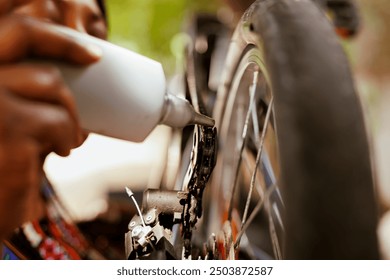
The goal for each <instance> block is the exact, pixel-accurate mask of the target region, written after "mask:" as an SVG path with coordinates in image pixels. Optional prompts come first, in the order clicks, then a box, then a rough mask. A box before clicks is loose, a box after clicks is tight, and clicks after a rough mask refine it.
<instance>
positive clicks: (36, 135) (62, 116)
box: [0, 91, 82, 156]
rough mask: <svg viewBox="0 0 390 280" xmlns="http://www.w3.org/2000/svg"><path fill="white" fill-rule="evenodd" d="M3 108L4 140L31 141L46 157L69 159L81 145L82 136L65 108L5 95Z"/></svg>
mask: <svg viewBox="0 0 390 280" xmlns="http://www.w3.org/2000/svg"><path fill="white" fill-rule="evenodd" d="M0 104H1V106H0V110H1V109H2V110H1V112H0V119H1V127H0V134H1V135H0V137H1V138H3V139H6V140H8V139H13V138H14V139H18V138H20V139H32V140H34V141H36V143H37V146H39V150H40V154H41V155H42V154H43V155H44V156H46V155H47V154H48V153H50V152H55V153H57V154H59V155H61V156H67V155H69V153H70V150H71V149H72V148H74V147H76V146H78V145H79V139H80V138H81V137H82V132H81V130H80V128H79V127H78V125H77V123H75V121H74V119H73V118H72V117H71V116H70V114H69V112H68V111H67V110H66V109H65V108H64V107H62V106H58V105H54V104H49V103H44V102H37V101H31V100H27V99H25V98H22V97H19V96H17V95H14V94H12V93H9V92H5V91H3V92H1V93H0ZM0 140H1V139H0Z"/></svg>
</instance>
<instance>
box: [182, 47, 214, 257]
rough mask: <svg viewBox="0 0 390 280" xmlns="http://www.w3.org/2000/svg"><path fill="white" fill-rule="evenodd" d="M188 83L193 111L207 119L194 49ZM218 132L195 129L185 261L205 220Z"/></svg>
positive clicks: (185, 221)
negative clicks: (206, 191)
mask: <svg viewBox="0 0 390 280" xmlns="http://www.w3.org/2000/svg"><path fill="white" fill-rule="evenodd" d="M187 83H188V90H189V95H190V99H191V103H192V105H193V106H194V109H195V110H196V111H197V112H198V113H201V114H204V115H206V114H207V113H206V110H205V108H204V105H203V101H202V99H201V96H200V95H199V93H198V90H197V89H196V81H195V68H194V57H193V51H192V49H190V48H189V49H188V50H187ZM216 152H217V129H216V128H215V127H205V126H201V125H195V127H194V135H193V147H192V154H191V162H190V165H189V167H188V171H187V175H186V178H185V180H184V184H183V187H184V190H186V191H187V192H188V194H187V199H186V202H185V205H184V208H183V215H182V236H183V247H184V248H183V249H184V251H183V257H184V258H186V259H188V258H189V257H190V256H191V249H192V246H191V238H192V230H193V229H194V227H195V225H196V223H197V221H198V219H199V218H200V217H201V216H202V209H203V208H202V197H203V191H204V189H205V187H206V184H207V182H208V180H209V178H210V175H211V172H212V171H213V169H214V166H215V163H216V154H217V153H216Z"/></svg>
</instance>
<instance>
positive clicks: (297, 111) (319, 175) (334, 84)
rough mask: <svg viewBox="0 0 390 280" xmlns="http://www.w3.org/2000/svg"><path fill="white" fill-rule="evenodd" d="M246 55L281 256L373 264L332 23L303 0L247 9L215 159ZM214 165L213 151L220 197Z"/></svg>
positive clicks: (360, 157) (361, 159)
mask: <svg viewBox="0 0 390 280" xmlns="http://www.w3.org/2000/svg"><path fill="white" fill-rule="evenodd" d="M250 49H256V50H257V53H259V54H260V57H259V59H260V64H261V67H263V69H262V71H264V73H263V74H264V77H265V78H266V80H267V81H268V86H269V87H270V91H271V92H272V96H273V102H274V103H273V111H272V116H271V117H272V125H273V126H275V127H274V129H275V135H276V141H275V142H276V145H277V151H278V160H279V167H280V175H279V178H278V185H279V186H280V188H281V192H282V197H283V202H284V205H285V211H284V215H283V219H284V226H285V227H284V228H285V230H284V234H283V236H284V237H283V250H282V251H283V258H285V259H378V258H379V253H378V245H377V236H376V226H377V220H378V217H377V209H376V199H375V192H374V179H373V171H372V166H371V158H370V145H369V141H368V137H367V130H366V126H365V121H364V116H363V112H362V108H361V104H360V101H359V98H358V96H357V94H356V91H355V88H354V83H353V79H352V77H351V71H350V68H349V64H348V60H347V58H346V55H345V53H344V52H343V50H342V48H341V46H340V44H339V42H338V38H337V37H336V35H335V34H334V31H333V27H332V25H331V24H330V22H329V21H328V20H327V19H326V17H325V15H324V12H323V11H322V10H321V9H320V8H319V7H318V6H317V5H316V4H315V3H313V2H312V1H309V0H262V1H260V0H258V1H256V2H255V3H254V4H253V5H252V6H251V7H250V8H249V9H248V10H247V12H246V13H245V14H244V15H243V17H242V19H241V21H240V23H239V24H238V26H237V28H236V30H235V33H234V35H233V39H232V43H231V46H230V50H229V53H228V56H227V60H226V66H225V72H224V75H223V80H222V83H221V86H220V88H219V89H218V93H217V100H216V104H215V109H214V118H215V119H216V123H217V128H218V129H219V131H220V143H219V147H220V151H219V153H222V152H223V150H224V149H225V150H226V145H225V144H226V143H225V142H226V141H228V140H227V139H224V138H223V137H224V135H223V129H224V128H223V126H224V118H225V119H226V115H225V113H226V110H227V106H228V105H227V104H228V103H229V94H231V91H232V86H233V85H232V81H233V80H234V76H235V75H237V68H238V66H239V64H240V63H242V60H243V59H247V58H248V56H245V54H246V53H247V52H248V50H250ZM256 59H257V58H256ZM271 105H272V104H271ZM233 107H234V106H233ZM232 110H233V109H232ZM248 110H249V109H248ZM232 112H234V111H232ZM225 123H226V121H225ZM221 130H222V132H221ZM221 133H222V134H221ZM222 157H223V156H222ZM220 161H221V156H220V155H219V158H218V163H217V167H216V169H215V171H214V173H217V174H213V175H214V176H213V178H212V185H211V186H210V187H211V188H213V189H212V190H211V192H213V193H214V195H213V197H217V196H215V195H218V197H222V196H221V194H220V193H218V192H216V193H215V190H216V189H219V188H221V185H223V182H221V180H222V179H221V177H218V176H219V175H218V171H216V170H217V169H218V168H221V167H218V165H221V162H220ZM222 162H223V160H222ZM222 164H223V163H222ZM219 190H220V189H219ZM209 204H210V205H211V208H213V209H209V210H208V213H209V218H206V220H207V219H208V220H209V221H211V222H210V223H209V226H210V224H214V228H215V224H216V222H215V220H213V219H215V215H214V216H212V214H210V213H212V212H213V211H218V210H215V208H216V207H218V206H217V203H215V200H214V201H209ZM222 204H226V201H224V202H222ZM222 223H223V221H221V222H220V224H219V227H221V226H222ZM209 231H210V230H209ZM213 231H214V230H213Z"/></svg>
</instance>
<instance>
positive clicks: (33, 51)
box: [0, 15, 102, 65]
mask: <svg viewBox="0 0 390 280" xmlns="http://www.w3.org/2000/svg"><path fill="white" fill-rule="evenodd" d="M57 28H58V27H56V26H54V25H53V24H50V23H47V22H44V21H40V20H36V19H33V18H30V17H27V16H17V15H10V16H4V17H2V18H0V38H2V44H0V63H5V62H13V61H18V60H21V59H23V58H26V57H28V56H33V57H42V58H53V59H59V60H63V61H66V62H71V63H75V64H80V65H87V64H90V63H93V62H96V61H97V60H99V58H100V57H101V55H102V53H101V50H100V49H99V48H98V47H97V46H95V45H91V44H85V43H82V42H79V41H78V40H76V39H74V38H72V37H71V36H67V35H65V34H63V33H62V32H58V29H57Z"/></svg>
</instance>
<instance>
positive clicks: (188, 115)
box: [160, 94, 215, 128]
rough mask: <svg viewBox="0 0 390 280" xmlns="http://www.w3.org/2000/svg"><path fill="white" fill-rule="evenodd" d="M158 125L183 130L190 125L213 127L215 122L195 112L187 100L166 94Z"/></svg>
mask: <svg viewBox="0 0 390 280" xmlns="http://www.w3.org/2000/svg"><path fill="white" fill-rule="evenodd" d="M160 124H165V125H168V126H170V127H174V128H183V127H185V126H187V125H192V124H199V125H204V126H214V125H215V121H214V120H213V119H212V118H210V117H208V116H205V115H202V114H200V113H198V112H196V111H195V110H194V107H192V106H191V104H190V103H189V102H188V100H186V99H184V98H180V97H177V96H175V95H170V94H167V95H166V99H165V109H164V111H163V114H162V117H161V121H160Z"/></svg>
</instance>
